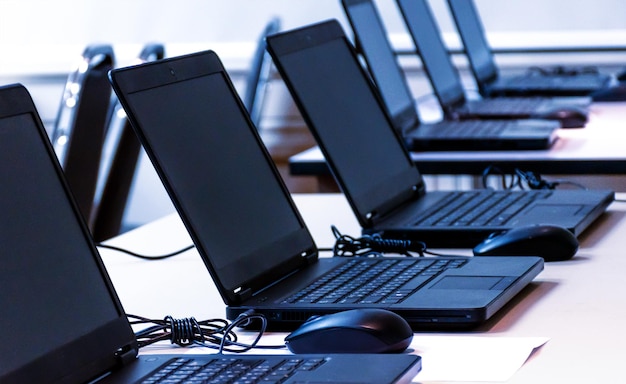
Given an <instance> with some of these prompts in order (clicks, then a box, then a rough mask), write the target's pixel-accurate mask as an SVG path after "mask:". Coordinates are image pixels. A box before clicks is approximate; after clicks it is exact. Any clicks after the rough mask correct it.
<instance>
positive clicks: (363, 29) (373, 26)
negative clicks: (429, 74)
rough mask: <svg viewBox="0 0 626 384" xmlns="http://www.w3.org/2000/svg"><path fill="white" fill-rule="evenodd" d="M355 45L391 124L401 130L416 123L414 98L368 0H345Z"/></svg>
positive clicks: (385, 33) (372, 5)
mask: <svg viewBox="0 0 626 384" xmlns="http://www.w3.org/2000/svg"><path fill="white" fill-rule="evenodd" d="M343 4H344V7H345V10H346V14H347V15H348V18H349V19H350V22H351V23H352V29H353V30H354V33H355V36H356V40H357V42H358V47H359V48H360V50H361V52H362V53H363V55H364V57H365V60H366V61H367V65H368V67H369V69H370V74H371V75H372V78H373V79H374V81H375V82H376V86H377V87H378V90H379V92H380V95H381V96H382V98H383V100H384V102H385V105H386V107H387V110H388V111H389V114H390V115H391V118H392V120H393V122H394V125H395V127H396V128H397V129H400V131H403V130H404V129H409V128H414V127H416V126H417V125H418V124H419V121H418V116H417V111H416V109H415V108H416V106H415V101H414V99H413V95H412V94H411V91H410V89H409V87H408V84H407V80H406V79H405V77H404V76H405V75H404V72H402V70H401V68H400V66H399V64H398V62H397V60H396V57H395V53H394V51H393V48H392V46H391V44H390V43H389V40H388V39H387V32H386V31H385V27H384V26H383V25H382V23H381V20H380V17H379V15H378V12H377V10H376V8H375V5H374V3H373V2H372V1H371V0H356V1H354V0H344V1H343Z"/></svg>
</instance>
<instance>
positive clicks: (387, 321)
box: [285, 308, 413, 354]
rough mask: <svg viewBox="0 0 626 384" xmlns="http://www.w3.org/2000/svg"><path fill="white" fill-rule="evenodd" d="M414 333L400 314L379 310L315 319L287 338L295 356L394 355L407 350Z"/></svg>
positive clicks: (343, 313) (349, 311)
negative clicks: (339, 354)
mask: <svg viewBox="0 0 626 384" xmlns="http://www.w3.org/2000/svg"><path fill="white" fill-rule="evenodd" d="M412 339H413V331H412V330H411V327H410V326H409V323H407V321H406V320H404V318H402V317H401V316H400V315H398V314H396V313H394V312H391V311H388V310H385V309H375V308H367V309H366V308H364V309H351V310H347V311H342V312H337V313H333V314H329V315H323V316H318V317H313V318H311V319H309V320H308V321H307V322H305V323H304V324H302V325H301V326H300V327H299V328H298V329H296V330H294V331H293V332H291V333H290V334H289V335H288V336H287V337H286V338H285V344H286V345H287V348H289V350H290V351H291V352H293V353H324V354H326V353H392V352H398V353H399V352H402V351H404V350H405V349H406V348H407V347H408V346H409V344H411V340H412Z"/></svg>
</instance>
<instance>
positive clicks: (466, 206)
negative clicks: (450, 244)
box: [415, 190, 552, 227]
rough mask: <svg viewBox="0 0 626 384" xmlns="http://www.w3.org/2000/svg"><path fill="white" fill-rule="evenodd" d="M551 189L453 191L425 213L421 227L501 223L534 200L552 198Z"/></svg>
mask: <svg viewBox="0 0 626 384" xmlns="http://www.w3.org/2000/svg"><path fill="white" fill-rule="evenodd" d="M551 194H552V192H550V191H515V192H512V191H489V190H485V191H476V192H473V191H471V192H467V191H466V192H452V193H450V195H449V196H448V197H447V198H444V199H442V200H441V201H440V202H439V203H438V204H436V205H435V206H433V207H432V208H431V209H429V210H427V211H425V212H423V213H421V214H420V215H419V216H418V217H417V218H416V219H415V224H416V225H419V226H470V227H472V226H474V227H478V226H481V227H483V226H500V225H504V224H506V223H507V222H508V221H509V220H510V219H511V218H512V217H513V216H515V214H517V213H518V212H520V211H521V210H522V209H524V208H526V207H527V206H528V205H529V204H530V203H532V202H534V201H537V200H541V199H546V198H548V197H549V196H550V195H551Z"/></svg>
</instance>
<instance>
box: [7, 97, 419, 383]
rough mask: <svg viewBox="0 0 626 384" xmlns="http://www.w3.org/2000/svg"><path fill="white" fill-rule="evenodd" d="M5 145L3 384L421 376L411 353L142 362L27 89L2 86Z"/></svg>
mask: <svg viewBox="0 0 626 384" xmlns="http://www.w3.org/2000/svg"><path fill="white" fill-rule="evenodd" d="M0 136H1V137H2V140H0V148H1V149H0V177H1V178H2V180H3V182H2V188H0V209H1V211H2V218H1V219H0V220H1V223H2V232H1V234H0V238H1V239H2V247H3V252H4V253H3V257H2V260H1V261H0V263H1V268H0V282H1V283H0V286H1V287H2V295H1V296H0V304H1V305H2V308H3V314H2V316H1V317H0V326H2V329H3V330H5V332H4V334H3V337H2V343H0V354H1V355H2V364H0V382H2V383H44V382H45V383H68V384H71V383H87V382H90V383H95V382H101V383H135V382H139V380H140V379H141V380H142V382H155V381H149V380H147V377H148V376H150V373H151V372H152V370H153V369H155V368H159V367H161V366H168V367H170V368H171V367H172V366H176V367H182V368H184V369H185V370H186V371H190V370H198V369H203V370H206V369H209V368H210V367H212V366H214V365H216V364H220V365H221V367H222V368H220V369H221V372H222V373H224V372H228V371H232V372H236V371H237V370H239V371H240V370H241V369H242V367H245V368H246V369H253V370H256V371H259V370H261V369H266V368H269V369H270V370H273V371H275V370H279V372H280V374H281V375H282V376H284V375H285V373H289V376H290V377H289V379H287V380H286V381H285V382H287V383H303V382H307V383H313V382H344V383H355V382H359V383H409V382H411V379H412V378H413V377H414V376H415V375H416V374H417V373H418V372H419V370H420V368H421V359H420V357H419V356H416V355H410V354H386V355H377V354H371V355H364V354H348V355H324V356H321V355H290V354H284V355H276V354H272V355H247V354H246V355H239V354H204V355H187V354H184V355H183V354H182V353H181V354H179V355H160V354H159V355H150V354H144V353H142V354H141V355H139V357H137V354H138V346H137V341H136V338H135V335H134V333H133V330H132V328H131V325H130V324H129V322H128V319H127V317H126V315H125V313H124V310H123V308H122V306H121V304H120V300H119V298H118V296H117V294H116V292H115V289H114V287H113V285H112V284H111V281H110V279H109V277H108V275H107V273H106V270H105V267H104V265H103V263H102V260H101V259H100V256H99V254H98V252H97V250H96V247H95V245H94V242H93V239H92V238H91V236H90V234H89V232H88V229H87V227H86V225H85V222H84V220H83V218H82V216H81V215H80V213H79V210H78V206H77V204H76V202H75V201H74V200H73V197H72V196H70V192H69V189H68V186H67V182H66V181H65V178H64V176H63V172H62V170H61V167H60V166H59V162H58V160H57V158H56V155H55V154H54V152H53V150H52V146H51V144H50V141H49V140H48V137H47V135H46V132H45V130H44V128H43V125H42V123H41V120H40V118H39V115H38V113H37V111H36V109H35V106H34V105H33V102H32V99H31V97H30V95H29V93H28V91H27V90H26V89H25V88H24V87H23V86H21V85H9V86H4V87H0ZM185 352H188V351H185ZM288 367H296V369H294V370H288V369H287V368H288ZM281 368H282V369H281ZM304 368H309V369H310V368H313V369H312V370H306V369H304ZM220 369H217V371H220ZM178 372H180V371H178ZM205 377H206V376H205ZM178 378H179V379H181V378H183V376H182V373H179V375H178ZM143 379H146V380H145V381H143ZM183 381H184V382H191V381H190V380H189V379H184V378H183ZM171 382H173V381H171ZM263 382H268V381H263Z"/></svg>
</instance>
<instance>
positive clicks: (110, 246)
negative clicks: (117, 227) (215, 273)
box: [96, 243, 195, 260]
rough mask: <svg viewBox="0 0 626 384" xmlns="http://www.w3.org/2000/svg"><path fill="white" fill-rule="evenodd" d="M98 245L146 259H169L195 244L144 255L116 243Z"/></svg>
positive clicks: (98, 244) (98, 245)
mask: <svg viewBox="0 0 626 384" xmlns="http://www.w3.org/2000/svg"><path fill="white" fill-rule="evenodd" d="M96 246H97V247H100V248H106V249H111V250H114V251H117V252H122V253H125V254H127V255H130V256H134V257H138V258H140V259H144V260H163V259H167V258H169V257H172V256H176V255H180V254H181V253H184V252H187V251H188V250H190V249H192V248H194V247H195V245H193V244H192V245H188V246H186V247H185V248H182V249H179V250H178V251H174V252H171V253H166V254H164V255H142V254H140V253H135V252H132V251H129V250H128V249H124V248H120V247H116V246H114V245H108V244H102V243H97V244H96Z"/></svg>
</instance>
